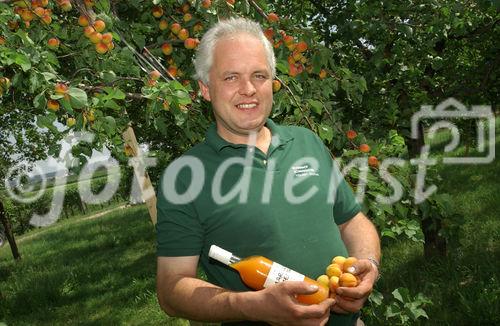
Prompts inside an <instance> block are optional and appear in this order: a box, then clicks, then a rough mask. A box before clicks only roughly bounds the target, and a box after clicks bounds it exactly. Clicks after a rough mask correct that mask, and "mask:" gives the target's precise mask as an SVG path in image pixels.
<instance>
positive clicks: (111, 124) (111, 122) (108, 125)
mask: <svg viewBox="0 0 500 326" xmlns="http://www.w3.org/2000/svg"><path fill="white" fill-rule="evenodd" d="M104 122H105V123H104V124H103V128H104V130H105V131H106V133H107V134H108V135H113V134H115V133H116V120H115V118H113V117H111V116H106V117H104Z"/></svg>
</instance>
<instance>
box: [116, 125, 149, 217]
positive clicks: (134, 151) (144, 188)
mask: <svg viewBox="0 0 500 326" xmlns="http://www.w3.org/2000/svg"><path fill="white" fill-rule="evenodd" d="M123 140H124V141H125V152H126V153H127V154H128V155H129V156H133V157H140V156H141V149H140V148H139V144H138V143H137V139H136V138H135V133H134V129H132V127H130V126H129V127H128V128H127V130H125V132H124V133H123ZM141 171H144V174H142V173H141ZM134 176H135V178H136V180H137V181H138V183H139V189H140V190H141V198H142V200H144V201H145V202H146V206H147V208H148V211H149V217H150V218H151V222H153V225H156V194H155V191H154V188H153V185H152V183H151V179H150V178H149V175H148V172H147V171H146V170H145V169H135V168H134Z"/></svg>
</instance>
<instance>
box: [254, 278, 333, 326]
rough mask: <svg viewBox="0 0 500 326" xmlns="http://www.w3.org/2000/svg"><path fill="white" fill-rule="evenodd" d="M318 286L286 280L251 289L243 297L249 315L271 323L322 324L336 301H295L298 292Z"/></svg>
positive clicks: (311, 289)
mask: <svg viewBox="0 0 500 326" xmlns="http://www.w3.org/2000/svg"><path fill="white" fill-rule="evenodd" d="M317 290H318V288H317V287H315V286H311V285H310V284H308V283H305V282H296V281H286V282H282V283H278V284H275V285H272V286H270V287H267V288H265V289H263V290H260V291H256V292H250V293H248V296H247V297H246V299H245V301H246V305H245V306H246V307H248V308H249V311H248V312H247V314H248V318H249V319H251V320H260V321H266V322H268V323H270V324H271V325H276V326H277V325H290V326H299V325H300V326H309V325H310V326H319V325H325V324H326V323H327V322H328V318H329V317H330V308H331V307H332V306H333V304H334V303H335V301H334V300H333V299H326V300H325V301H323V302H321V303H319V304H314V305H305V304H302V303H300V302H298V301H297V299H296V296H297V295H299V294H313V293H315V292H316V291H317Z"/></svg>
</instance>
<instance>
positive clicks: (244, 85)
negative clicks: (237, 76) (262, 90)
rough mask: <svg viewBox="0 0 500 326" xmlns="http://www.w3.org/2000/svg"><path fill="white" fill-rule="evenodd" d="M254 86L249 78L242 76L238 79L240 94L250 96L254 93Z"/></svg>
mask: <svg viewBox="0 0 500 326" xmlns="http://www.w3.org/2000/svg"><path fill="white" fill-rule="evenodd" d="M255 91H256V89H255V86H254V84H253V83H252V80H251V79H246V78H242V79H241V81H240V89H239V93H240V94H241V95H246V96H252V95H254V94H255Z"/></svg>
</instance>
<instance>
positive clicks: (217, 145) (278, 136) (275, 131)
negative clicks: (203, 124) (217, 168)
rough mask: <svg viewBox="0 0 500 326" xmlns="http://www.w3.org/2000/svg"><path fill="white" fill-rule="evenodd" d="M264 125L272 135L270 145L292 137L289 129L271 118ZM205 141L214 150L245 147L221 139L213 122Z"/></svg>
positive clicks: (285, 141) (244, 145)
mask: <svg viewBox="0 0 500 326" xmlns="http://www.w3.org/2000/svg"><path fill="white" fill-rule="evenodd" d="M266 127H268V128H269V130H271V135H272V137H273V139H272V141H271V146H272V147H278V146H280V145H282V144H285V143H287V142H289V141H290V140H292V139H293V136H292V134H291V133H290V131H289V130H288V129H287V128H285V127H283V126H280V125H277V124H276V123H274V121H272V120H271V119H267V120H266ZM205 139H206V140H205V142H206V143H207V144H208V145H209V146H210V147H212V148H213V149H214V150H216V151H221V150H222V149H224V148H225V147H232V148H246V147H247V145H246V144H233V143H230V142H228V141H226V140H225V139H223V138H222V137H221V136H219V134H218V133H217V127H216V125H215V122H214V123H212V124H211V125H210V127H209V128H208V130H207V132H206V138H205Z"/></svg>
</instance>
